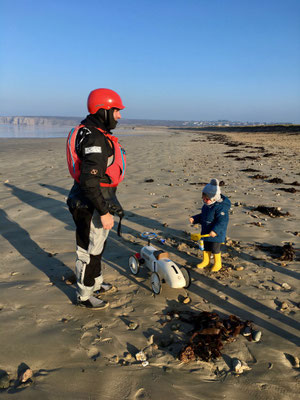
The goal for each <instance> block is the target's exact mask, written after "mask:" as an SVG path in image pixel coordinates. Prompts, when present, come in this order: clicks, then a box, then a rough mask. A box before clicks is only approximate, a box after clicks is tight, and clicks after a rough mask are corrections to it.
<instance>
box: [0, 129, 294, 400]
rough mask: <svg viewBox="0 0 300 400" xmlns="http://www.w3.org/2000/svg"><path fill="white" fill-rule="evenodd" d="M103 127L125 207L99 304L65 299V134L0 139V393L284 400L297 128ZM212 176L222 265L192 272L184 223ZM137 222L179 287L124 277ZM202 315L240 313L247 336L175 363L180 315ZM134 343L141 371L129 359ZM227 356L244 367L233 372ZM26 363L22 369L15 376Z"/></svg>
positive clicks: (68, 234) (182, 338)
mask: <svg viewBox="0 0 300 400" xmlns="http://www.w3.org/2000/svg"><path fill="white" fill-rule="evenodd" d="M66 135H67V132H66ZM116 136H118V137H119V140H120V142H121V144H122V145H123V146H124V148H125V149H126V153H127V162H128V168H127V173H126V178H125V180H124V182H122V184H121V185H120V186H119V189H118V193H119V196H118V197H119V200H120V202H121V203H122V205H123V207H124V209H125V212H126V216H125V218H124V220H123V223H122V232H123V236H122V238H119V237H118V236H117V222H118V221H117V220H116V221H115V226H114V229H113V230H112V231H111V233H110V237H109V240H108V244H107V248H106V251H105V253H104V260H103V261H104V262H103V269H104V276H105V280H106V281H109V282H112V283H114V285H115V286H116V287H117V288H118V291H117V292H116V293H112V294H107V295H106V296H107V300H108V301H109V302H110V307H109V308H107V309H105V310H102V311H90V310H87V309H83V308H79V307H77V306H75V305H74V302H75V299H76V294H75V291H76V287H75V284H74V279H73V278H74V266H75V240H74V231H75V228H74V224H73V221H72V218H71V215H70V214H69V212H68V209H67V206H66V198H67V195H68V192H69V189H70V188H71V186H72V179H71V177H70V176H69V173H68V170H67V165H66V159H65V139H1V140H0V153H1V170H0V182H1V184H0V230H1V236H2V237H1V242H0V243H1V255H2V256H1V260H0V289H1V291H0V317H1V327H0V341H1V345H2V346H1V347H2V349H1V357H0V387H1V388H2V389H0V398H1V399H10V400H12V399H14V398H18V399H50V400H59V399H78V400H79V399H80V400H81V399H82V400H83V399H86V400H88V399H89V400H97V399H101V400H106V399H107V400H113V399H122V400H123V399H124V400H125V399H126V400H127V399H128V400H141V399H143V400H148V399H149V400H150V399H151V400H152V399H156V400H164V399H169V398H172V399H173V400H183V399H184V400H189V399H191V400H192V399H193V400H195V399H203V400H206V399H230V400H241V399H243V400H244V399H245V400H248V399H249V400H250V399H261V400H271V399H275V398H276V400H286V399H289V400H293V399H296V398H298V396H299V390H300V385H299V382H300V380H299V378H300V368H299V359H298V358H300V350H299V344H300V335H299V332H300V329H299V328H300V296H299V278H300V270H299V260H300V228H299V226H300V209H299V192H300V168H299V166H300V162H299V154H300V135H299V134H285V133H284V132H277V133H264V134H262V133H259V132H258V133H253V132H252V133H248V134H247V133H246V132H244V133H235V132H233V133H230V132H229V133H228V132H227V133H219V132H205V131H201V132H196V131H184V130H180V129H168V128H163V127H136V128H135V129H132V131H131V132H128V131H126V132H125V131H123V130H122V129H119V130H117V131H116ZM211 178H218V179H219V181H222V187H221V190H222V193H224V194H225V195H226V196H228V197H229V198H230V200H231V203H232V208H231V212H230V222H229V227H228V232H227V233H228V238H227V243H226V245H224V247H223V250H222V253H223V268H222V270H221V271H220V272H217V273H214V274H213V273H211V272H210V271H209V270H206V269H204V270H199V269H198V270H197V268H196V264H197V263H198V262H199V260H200V259H201V251H200V250H199V249H198V248H197V245H196V244H195V243H194V242H191V240H190V233H193V232H198V231H199V227H197V226H194V227H193V226H191V225H190V224H189V217H190V216H191V215H194V214H196V213H198V212H199V210H200V209H201V206H202V200H201V191H202V188H203V186H204V185H205V184H206V183H207V182H209V181H210V179H211ZM276 213H277V214H280V215H279V216H276ZM145 231H148V232H149V231H151V232H155V233H156V234H157V235H158V238H162V239H165V244H162V243H161V242H160V241H159V240H155V239H154V240H153V245H155V247H157V248H158V249H161V250H164V251H167V252H168V253H169V255H170V258H171V259H172V260H173V261H174V262H176V263H177V264H178V265H181V266H185V267H186V268H187V269H189V271H190V274H191V277H192V284H191V286H190V287H189V288H188V289H187V290H186V289H172V288H170V287H168V286H167V285H163V288H162V292H161V294H159V295H158V296H154V295H153V293H152V291H151V285H150V278H149V273H148V272H147V270H146V269H145V268H143V267H141V271H140V273H139V274H138V275H137V276H134V275H133V274H132V273H131V272H130V270H129V268H128V258H129V256H130V255H132V254H134V253H136V252H139V250H140V249H141V247H142V246H144V245H146V244H147V241H146V240H145V239H143V238H142V237H141V236H140V234H141V233H142V232H145ZM289 243H290V244H291V245H290V252H289V255H290V256H291V257H290V258H289V257H288V256H287V255H286V253H284V250H283V246H284V245H287V244H289ZM297 285H298V286H297ZM183 297H189V298H190V299H191V302H190V303H189V304H183V303H182V302H181V301H180V299H182V298H183ZM203 311H207V312H214V313H217V314H218V315H220V316H221V317H222V318H225V317H228V316H229V315H235V316H236V317H238V318H240V319H241V320H242V321H246V320H248V321H252V323H253V326H254V327H255V329H256V330H258V331H261V333H262V336H261V339H260V340H259V341H258V342H255V341H249V340H247V338H246V337H245V336H243V335H242V334H240V335H237V336H236V337H235V338H234V340H233V341H231V342H229V343H225V344H224V348H223V349H222V351H221V353H222V356H221V357H219V358H218V359H215V360H210V361H208V362H205V361H203V360H194V361H190V362H188V363H183V362H180V361H179V359H178V354H179V352H180V351H181V350H182V348H184V346H185V345H186V344H187V343H188V342H189V339H190V337H191V333H190V332H191V330H192V328H193V326H192V325H191V323H189V322H187V321H186V320H184V319H183V318H182V316H183V315H189V314H188V313H189V312H193V313H199V314H200V313H201V312H203ZM141 350H143V351H144V352H145V354H146V356H147V361H148V362H149V364H148V365H146V366H143V365H142V363H141V362H140V361H137V360H136V358H135V355H136V353H137V352H139V351H141ZM236 358H237V359H239V360H240V361H242V362H243V363H244V365H247V367H248V368H245V370H244V371H243V373H241V374H237V373H235V371H234V370H233V366H232V365H233V360H234V359H236ZM297 360H298V364H297ZM28 368H29V369H30V370H31V371H32V374H33V376H32V377H31V378H30V379H29V380H27V381H26V382H25V383H21V382H20V375H21V372H22V371H24V370H26V369H28Z"/></svg>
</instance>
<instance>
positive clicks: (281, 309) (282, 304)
mask: <svg viewBox="0 0 300 400" xmlns="http://www.w3.org/2000/svg"><path fill="white" fill-rule="evenodd" d="M288 308H289V305H288V303H287V302H285V301H283V302H282V303H281V307H280V311H285V310H287V309H288Z"/></svg>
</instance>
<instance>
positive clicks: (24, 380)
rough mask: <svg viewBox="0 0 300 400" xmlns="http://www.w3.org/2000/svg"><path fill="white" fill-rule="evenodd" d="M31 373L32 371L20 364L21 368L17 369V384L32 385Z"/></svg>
mask: <svg viewBox="0 0 300 400" xmlns="http://www.w3.org/2000/svg"><path fill="white" fill-rule="evenodd" d="M32 376H33V372H32V369H31V368H29V367H28V365H26V364H23V363H22V364H21V366H20V367H19V369H18V383H19V384H26V385H27V384H29V385H30V384H32V383H33V382H32V380H31V378H32Z"/></svg>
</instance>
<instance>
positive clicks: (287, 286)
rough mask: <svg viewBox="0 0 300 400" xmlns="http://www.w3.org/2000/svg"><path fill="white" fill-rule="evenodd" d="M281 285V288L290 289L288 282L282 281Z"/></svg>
mask: <svg viewBox="0 0 300 400" xmlns="http://www.w3.org/2000/svg"><path fill="white" fill-rule="evenodd" d="M281 287H283V289H285V290H290V289H291V286H290V285H289V284H288V283H283V284H282V285H281Z"/></svg>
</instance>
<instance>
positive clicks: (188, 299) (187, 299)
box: [183, 296, 191, 304]
mask: <svg viewBox="0 0 300 400" xmlns="http://www.w3.org/2000/svg"><path fill="white" fill-rule="evenodd" d="M190 302H191V298H190V297H188V296H187V297H186V298H184V299H183V304H189V303H190Z"/></svg>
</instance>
